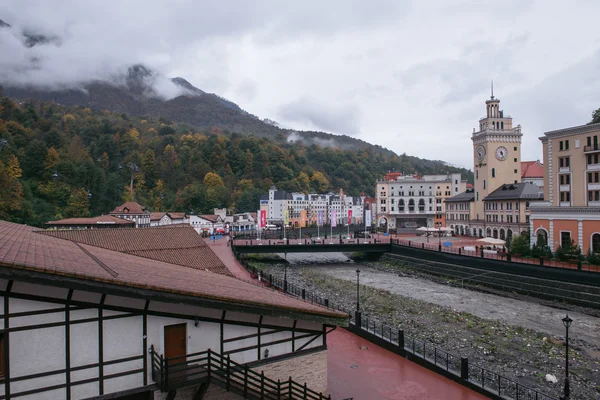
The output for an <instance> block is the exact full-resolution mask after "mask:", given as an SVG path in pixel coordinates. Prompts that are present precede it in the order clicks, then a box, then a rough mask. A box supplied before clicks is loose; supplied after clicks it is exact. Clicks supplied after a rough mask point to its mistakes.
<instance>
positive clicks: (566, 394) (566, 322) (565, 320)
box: [562, 314, 573, 400]
mask: <svg viewBox="0 0 600 400" xmlns="http://www.w3.org/2000/svg"><path fill="white" fill-rule="evenodd" d="M562 322H563V325H564V326H565V329H566V334H565V343H566V352H565V390H564V397H562V398H563V399H564V400H567V399H568V398H569V395H570V394H571V388H570V387H569V327H570V326H571V323H572V322H573V320H572V319H571V318H569V314H567V316H566V317H564V318H563V319H562Z"/></svg>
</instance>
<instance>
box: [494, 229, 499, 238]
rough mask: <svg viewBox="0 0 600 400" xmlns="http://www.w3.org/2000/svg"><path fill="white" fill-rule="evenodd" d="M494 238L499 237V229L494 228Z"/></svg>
mask: <svg viewBox="0 0 600 400" xmlns="http://www.w3.org/2000/svg"><path fill="white" fill-rule="evenodd" d="M494 239H498V229H496V228H494Z"/></svg>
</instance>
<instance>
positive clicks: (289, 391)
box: [288, 376, 292, 400]
mask: <svg viewBox="0 0 600 400" xmlns="http://www.w3.org/2000/svg"><path fill="white" fill-rule="evenodd" d="M288 399H289V400H292V377H291V376H290V377H289V378H288Z"/></svg>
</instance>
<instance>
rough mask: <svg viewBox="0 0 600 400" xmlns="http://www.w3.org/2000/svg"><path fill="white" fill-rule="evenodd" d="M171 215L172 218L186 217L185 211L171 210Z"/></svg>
mask: <svg viewBox="0 0 600 400" xmlns="http://www.w3.org/2000/svg"><path fill="white" fill-rule="evenodd" d="M169 216H170V217H171V218H172V219H184V218H185V213H184V212H171V211H169Z"/></svg>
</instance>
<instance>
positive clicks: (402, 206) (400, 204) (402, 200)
mask: <svg viewBox="0 0 600 400" xmlns="http://www.w3.org/2000/svg"><path fill="white" fill-rule="evenodd" d="M398 211H404V199H400V203H398Z"/></svg>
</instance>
